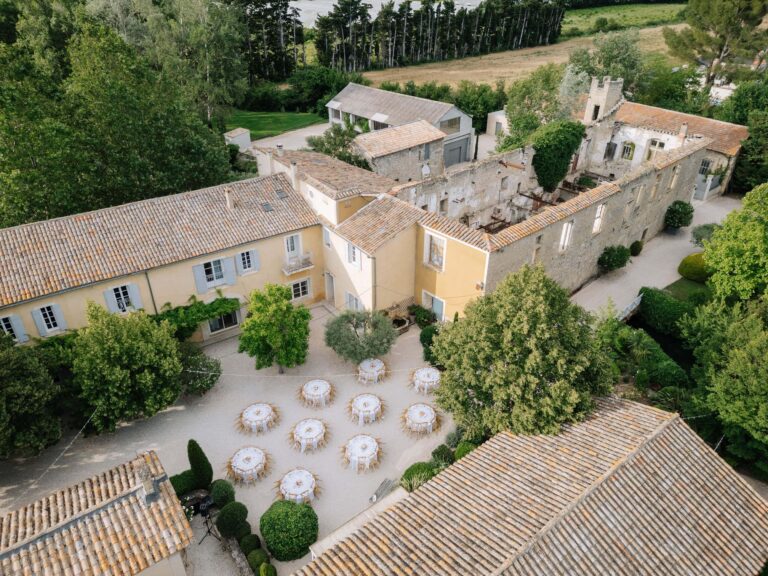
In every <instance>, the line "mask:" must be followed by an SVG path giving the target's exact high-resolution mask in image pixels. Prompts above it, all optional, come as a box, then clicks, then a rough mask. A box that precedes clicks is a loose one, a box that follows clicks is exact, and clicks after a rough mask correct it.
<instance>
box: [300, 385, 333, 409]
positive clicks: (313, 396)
mask: <svg viewBox="0 0 768 576" xmlns="http://www.w3.org/2000/svg"><path fill="white" fill-rule="evenodd" d="M331 392H332V387H331V383H330V382H328V381H327V380H310V381H309V382H307V383H306V384H304V385H303V386H302V387H301V397H302V399H303V400H304V403H305V404H307V405H309V406H314V407H321V406H327V405H328V404H330V402H331Z"/></svg>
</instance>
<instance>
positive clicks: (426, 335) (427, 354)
mask: <svg viewBox="0 0 768 576" xmlns="http://www.w3.org/2000/svg"><path fill="white" fill-rule="evenodd" d="M437 330H438V326H437V324H430V325H429V326H424V328H422V329H421V334H419V341H420V342H421V346H422V347H423V348H424V351H423V355H424V361H425V362H429V363H430V364H434V362H435V357H434V356H433V355H432V340H434V339H435V335H436V334H437Z"/></svg>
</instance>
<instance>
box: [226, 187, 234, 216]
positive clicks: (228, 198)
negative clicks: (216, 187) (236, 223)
mask: <svg viewBox="0 0 768 576" xmlns="http://www.w3.org/2000/svg"><path fill="white" fill-rule="evenodd" d="M224 201H225V202H226V203H227V210H232V208H234V203H233V202H232V190H230V188H229V186H227V187H226V188H224Z"/></svg>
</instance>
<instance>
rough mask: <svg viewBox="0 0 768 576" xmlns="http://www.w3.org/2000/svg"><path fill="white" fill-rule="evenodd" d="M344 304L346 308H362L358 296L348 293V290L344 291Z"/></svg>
mask: <svg viewBox="0 0 768 576" xmlns="http://www.w3.org/2000/svg"><path fill="white" fill-rule="evenodd" d="M344 306H345V307H346V309H347V310H362V309H363V307H362V306H361V305H360V298H358V297H357V296H355V295H354V294H350V293H349V292H345V293H344Z"/></svg>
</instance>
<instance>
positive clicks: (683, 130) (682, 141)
mask: <svg viewBox="0 0 768 576" xmlns="http://www.w3.org/2000/svg"><path fill="white" fill-rule="evenodd" d="M678 137H679V138H680V144H685V139H686V138H688V122H683V123H682V124H681V125H680V133H679V134H678Z"/></svg>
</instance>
